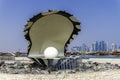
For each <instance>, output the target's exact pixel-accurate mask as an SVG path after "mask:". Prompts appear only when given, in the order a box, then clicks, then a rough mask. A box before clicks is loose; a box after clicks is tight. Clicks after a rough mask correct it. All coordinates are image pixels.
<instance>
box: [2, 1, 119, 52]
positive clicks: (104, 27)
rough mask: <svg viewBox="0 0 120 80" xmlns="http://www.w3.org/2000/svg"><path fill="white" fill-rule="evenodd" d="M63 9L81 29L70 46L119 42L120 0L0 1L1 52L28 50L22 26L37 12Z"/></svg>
mask: <svg viewBox="0 0 120 80" xmlns="http://www.w3.org/2000/svg"><path fill="white" fill-rule="evenodd" d="M49 9H51V10H52V9H53V10H65V11H67V12H69V13H71V14H73V15H74V16H75V17H76V18H77V19H78V20H79V21H80V22H81V28H82V31H81V32H80V34H79V35H78V36H77V38H76V39H75V40H74V41H73V42H72V44H71V46H75V45H81V44H82V43H86V44H89V45H90V44H91V43H92V42H94V41H96V40H105V41H106V42H107V41H108V42H109V43H112V42H114V43H117V44H120V0H0V51H3V52H8V51H11V52H14V51H25V52H26V51H27V41H26V40H25V38H24V33H23V30H24V25H25V24H26V22H27V21H28V20H29V18H31V17H32V16H33V15H36V14H38V13H40V12H43V11H47V10H49Z"/></svg>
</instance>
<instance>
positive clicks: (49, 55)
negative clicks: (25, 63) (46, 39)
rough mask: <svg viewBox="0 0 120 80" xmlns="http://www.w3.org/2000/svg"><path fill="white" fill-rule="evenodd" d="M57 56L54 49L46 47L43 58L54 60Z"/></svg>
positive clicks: (56, 51)
mask: <svg viewBox="0 0 120 80" xmlns="http://www.w3.org/2000/svg"><path fill="white" fill-rule="evenodd" d="M57 55H58V50H57V49H56V48H55V47H48V48H46V49H45V50H44V56H45V58H50V59H51V58H55V57H57Z"/></svg>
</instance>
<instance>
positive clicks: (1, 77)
mask: <svg viewBox="0 0 120 80" xmlns="http://www.w3.org/2000/svg"><path fill="white" fill-rule="evenodd" d="M0 80H120V70H108V71H102V72H92V73H90V72H79V73H75V74H66V73H65V72H62V73H61V74H58V75H56V74H55V73H54V74H53V73H52V74H46V75H45V74H36V75H35V74H0Z"/></svg>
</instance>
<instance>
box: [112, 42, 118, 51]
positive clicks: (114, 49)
mask: <svg viewBox="0 0 120 80" xmlns="http://www.w3.org/2000/svg"><path fill="white" fill-rule="evenodd" d="M111 49H112V51H116V50H117V45H116V44H115V43H112V45H111Z"/></svg>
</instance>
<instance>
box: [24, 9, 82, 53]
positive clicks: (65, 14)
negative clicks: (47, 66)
mask: <svg viewBox="0 0 120 80" xmlns="http://www.w3.org/2000/svg"><path fill="white" fill-rule="evenodd" d="M49 13H50V14H59V15H62V16H64V17H67V18H68V19H69V20H70V21H71V22H72V24H73V26H74V30H73V32H72V34H71V35H70V38H69V39H68V41H67V42H66V44H65V45H64V53H66V51H67V47H68V45H69V44H70V39H72V40H74V38H73V35H78V33H79V32H80V31H81V29H78V28H77V27H76V25H80V22H75V21H73V20H72V19H70V17H71V16H73V15H71V14H69V13H67V12H65V11H57V10H55V12H54V10H49V11H48V14H44V15H42V13H39V14H37V15H35V16H33V17H32V18H30V19H29V21H28V23H27V24H26V25H25V28H24V32H25V33H26V34H25V39H26V40H27V41H28V42H29V43H30V44H29V45H28V53H27V54H29V51H30V49H31V46H32V41H31V39H30V36H29V31H30V28H31V27H32V25H33V24H34V22H35V21H37V20H38V19H39V18H42V17H44V16H47V15H50V14H49ZM74 18H75V17H74ZM30 22H31V24H29V23H30ZM65 55H66V54H65Z"/></svg>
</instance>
